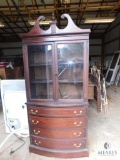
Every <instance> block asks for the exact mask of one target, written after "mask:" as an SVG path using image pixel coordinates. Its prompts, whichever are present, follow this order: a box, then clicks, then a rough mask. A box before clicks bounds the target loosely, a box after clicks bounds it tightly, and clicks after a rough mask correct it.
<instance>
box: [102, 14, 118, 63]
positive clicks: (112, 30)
mask: <svg viewBox="0 0 120 160" xmlns="http://www.w3.org/2000/svg"><path fill="white" fill-rule="evenodd" d="M117 50H120V14H118V15H117V18H116V20H115V21H114V22H113V23H112V24H111V25H110V27H109V29H108V31H107V32H106V34H105V46H104V53H105V64H106V65H107V64H108V65H109V63H110V61H111V58H112V55H113V54H114V52H115V51H117Z"/></svg>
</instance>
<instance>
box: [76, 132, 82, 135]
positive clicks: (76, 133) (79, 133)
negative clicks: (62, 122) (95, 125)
mask: <svg viewBox="0 0 120 160" xmlns="http://www.w3.org/2000/svg"><path fill="white" fill-rule="evenodd" d="M81 134H82V133H81V132H79V133H78V134H77V133H74V135H75V136H81Z"/></svg>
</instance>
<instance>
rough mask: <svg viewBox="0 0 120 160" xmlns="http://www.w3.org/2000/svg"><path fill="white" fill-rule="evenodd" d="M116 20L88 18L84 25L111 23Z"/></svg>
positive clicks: (110, 18) (113, 18) (112, 18)
mask: <svg viewBox="0 0 120 160" xmlns="http://www.w3.org/2000/svg"><path fill="white" fill-rule="evenodd" d="M114 20H115V17H95V18H86V19H85V21H84V23H111V22H113V21H114Z"/></svg>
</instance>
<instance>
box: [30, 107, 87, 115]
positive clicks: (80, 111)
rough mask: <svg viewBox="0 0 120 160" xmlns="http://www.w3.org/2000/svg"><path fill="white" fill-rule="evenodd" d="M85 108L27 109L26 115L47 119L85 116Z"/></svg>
mask: <svg viewBox="0 0 120 160" xmlns="http://www.w3.org/2000/svg"><path fill="white" fill-rule="evenodd" d="M86 112H87V107H72V108H69V107H68V108H57V106H56V108H47V107H35V106H32V107H28V113H29V114H31V115H38V116H47V117H76V116H85V115H86Z"/></svg>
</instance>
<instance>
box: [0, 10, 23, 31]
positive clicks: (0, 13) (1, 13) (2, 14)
mask: <svg viewBox="0 0 120 160" xmlns="http://www.w3.org/2000/svg"><path fill="white" fill-rule="evenodd" d="M0 15H1V16H2V17H3V18H4V20H6V19H7V20H9V21H10V22H11V23H13V24H14V25H15V26H17V27H18V28H19V29H21V30H22V31H23V32H26V31H25V30H24V29H22V27H20V26H19V25H18V24H17V23H15V22H14V21H12V20H11V19H10V18H8V17H7V16H6V15H5V14H4V13H3V12H2V11H0ZM6 23H7V21H6Z"/></svg>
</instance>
